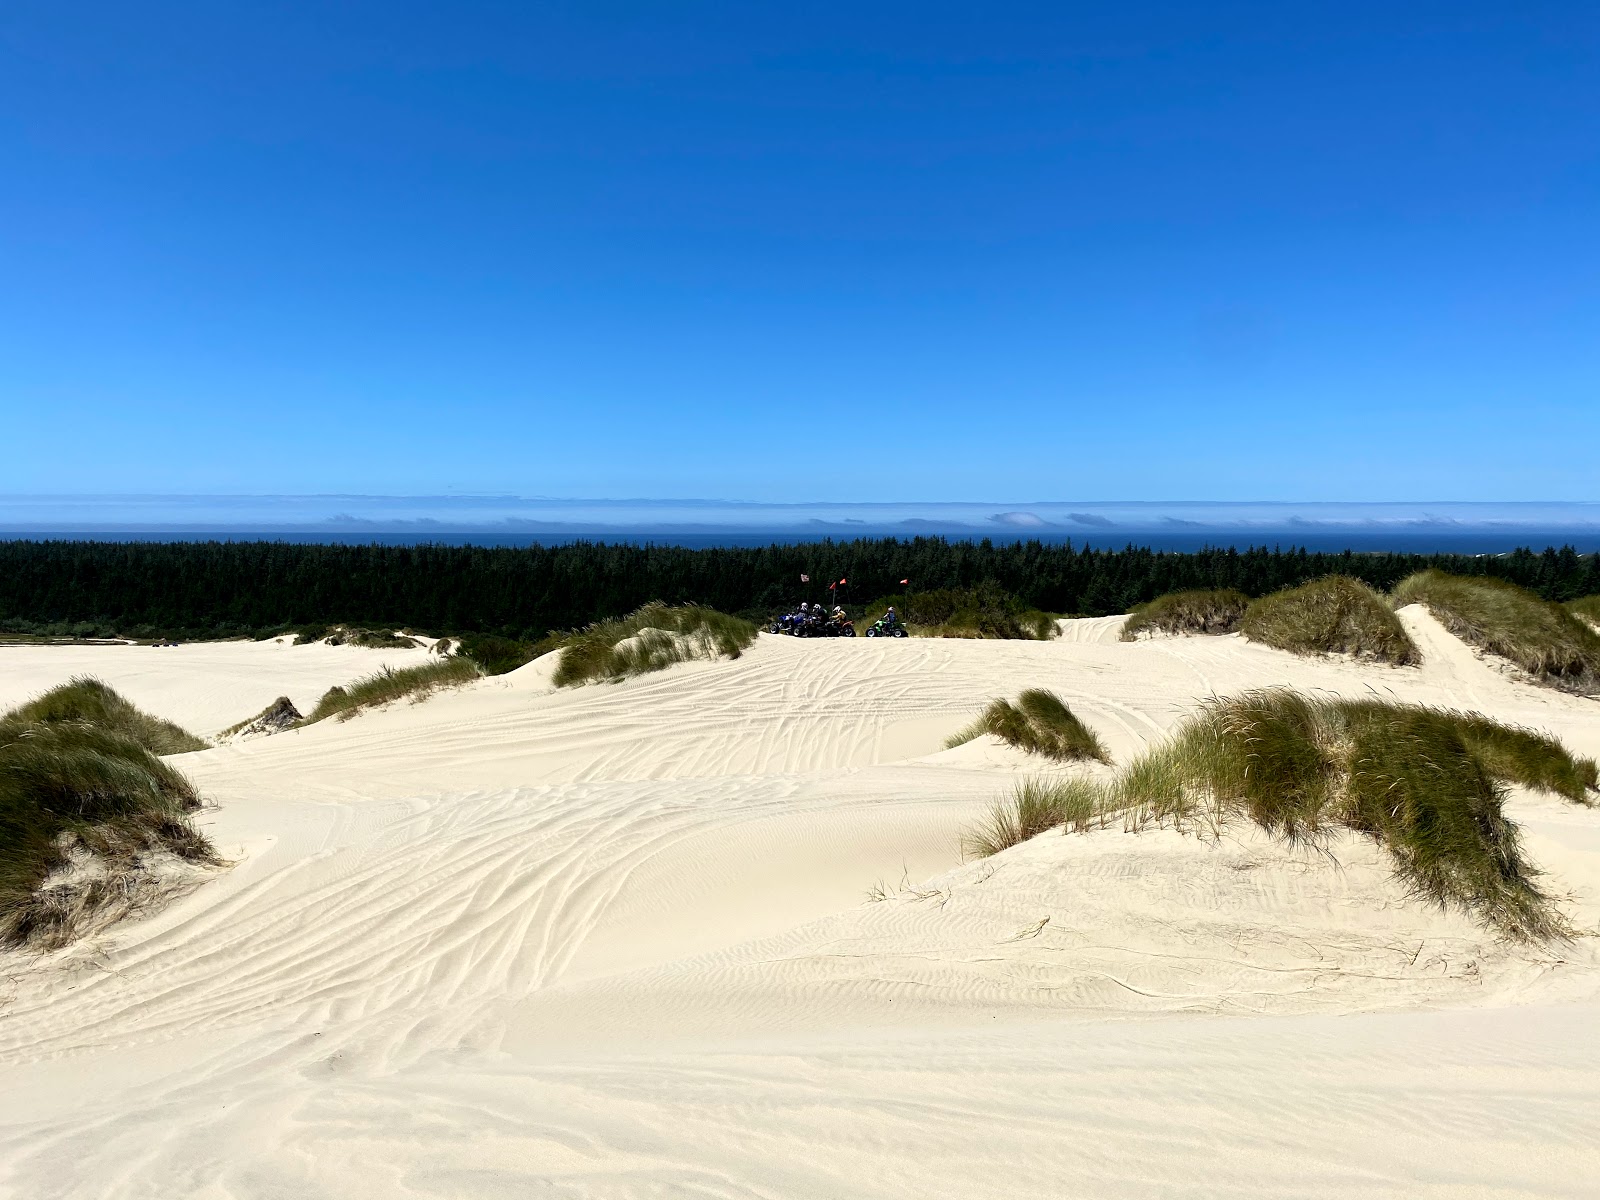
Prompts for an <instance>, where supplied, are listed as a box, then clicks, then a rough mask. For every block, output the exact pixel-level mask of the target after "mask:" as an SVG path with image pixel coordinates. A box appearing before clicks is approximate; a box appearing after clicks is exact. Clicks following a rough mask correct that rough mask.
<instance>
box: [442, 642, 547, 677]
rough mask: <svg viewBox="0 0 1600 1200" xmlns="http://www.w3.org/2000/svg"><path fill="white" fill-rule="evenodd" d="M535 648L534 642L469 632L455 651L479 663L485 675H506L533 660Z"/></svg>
mask: <svg viewBox="0 0 1600 1200" xmlns="http://www.w3.org/2000/svg"><path fill="white" fill-rule="evenodd" d="M534 650H535V644H534V643H533V642H524V641H518V640H516V639H514V638H505V637H493V636H491V635H489V634H486V633H469V634H467V635H466V636H465V637H463V638H462V639H461V640H460V641H459V642H458V643H457V644H456V648H455V653H457V654H459V655H462V656H464V657H466V658H470V659H471V660H472V661H473V662H475V663H477V664H478V667H479V668H480V669H481V670H482V671H483V673H484V674H485V675H504V674H505V673H506V672H507V671H515V670H516V669H517V668H518V667H521V666H526V665H527V664H528V663H530V662H532V661H533V659H534V657H535V654H534ZM441 653H442V652H441Z"/></svg>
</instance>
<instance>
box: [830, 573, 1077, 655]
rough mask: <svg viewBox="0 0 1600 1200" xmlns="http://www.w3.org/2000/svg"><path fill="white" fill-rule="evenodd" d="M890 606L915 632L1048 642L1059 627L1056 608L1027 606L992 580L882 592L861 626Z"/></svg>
mask: <svg viewBox="0 0 1600 1200" xmlns="http://www.w3.org/2000/svg"><path fill="white" fill-rule="evenodd" d="M891 606H892V607H893V608H894V610H895V612H896V614H898V616H899V618H900V620H901V621H902V622H904V623H905V626H906V628H907V630H908V631H909V632H910V633H911V635H912V636H913V637H938V638H965V639H971V640H980V639H990V638H994V639H1001V640H1007V641H1038V642H1047V641H1049V640H1050V639H1052V638H1054V637H1057V636H1059V635H1060V633H1061V629H1060V627H1059V626H1058V625H1057V624H1056V618H1055V616H1054V614H1051V613H1047V612H1042V611H1040V610H1039V609H1036V608H1031V607H1029V606H1028V604H1027V603H1026V602H1025V601H1024V600H1023V599H1022V598H1021V597H1020V596H1014V595H1012V594H1011V593H1010V592H1007V591H1006V590H1005V589H1003V588H1001V587H1000V586H999V585H998V584H996V583H994V582H992V581H988V582H984V583H980V584H977V585H976V586H974V587H965V588H938V589H935V590H933V591H927V592H912V593H911V594H909V595H894V596H883V597H880V598H879V599H877V600H874V601H873V602H872V603H871V604H869V605H868V606H867V611H866V617H865V619H864V620H862V621H860V622H858V623H857V624H858V626H859V628H860V629H861V630H862V631H865V629H866V627H867V626H869V625H871V624H872V623H873V622H874V621H876V620H877V619H878V618H879V617H881V616H882V615H883V614H884V612H885V611H886V610H887V609H888V608H890V607H891Z"/></svg>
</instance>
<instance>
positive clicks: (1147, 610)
mask: <svg viewBox="0 0 1600 1200" xmlns="http://www.w3.org/2000/svg"><path fill="white" fill-rule="evenodd" d="M1249 604H1250V597H1248V596H1246V595H1245V594H1244V593H1243V592H1236V591H1234V590H1233V589H1232V588H1217V589H1212V590H1196V591H1189V592H1169V593H1168V594H1167V595H1165V596H1157V597H1156V598H1155V599H1154V600H1151V601H1150V602H1149V603H1148V604H1141V605H1139V607H1138V608H1136V609H1134V610H1133V612H1132V613H1131V614H1130V615H1129V617H1128V620H1127V622H1126V623H1125V624H1124V625H1123V626H1122V640H1123V641H1125V642H1132V641H1135V640H1137V639H1138V637H1139V635H1140V634H1141V633H1147V634H1148V633H1179V634H1186V633H1232V632H1233V631H1234V630H1235V629H1237V628H1238V627H1239V621H1240V619H1241V618H1242V617H1243V616H1244V613H1245V609H1246V608H1247V607H1248V606H1249Z"/></svg>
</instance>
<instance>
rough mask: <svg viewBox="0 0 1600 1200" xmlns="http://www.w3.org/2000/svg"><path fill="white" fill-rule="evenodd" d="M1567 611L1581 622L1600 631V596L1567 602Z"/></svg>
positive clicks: (1583, 597)
mask: <svg viewBox="0 0 1600 1200" xmlns="http://www.w3.org/2000/svg"><path fill="white" fill-rule="evenodd" d="M1567 611H1568V612H1570V613H1571V614H1572V615H1573V616H1575V617H1577V618H1578V619H1579V620H1581V621H1587V622H1588V623H1589V624H1590V625H1592V626H1594V627H1595V628H1596V629H1600V596H1582V597H1579V598H1578V599H1577V600H1568V601H1567Z"/></svg>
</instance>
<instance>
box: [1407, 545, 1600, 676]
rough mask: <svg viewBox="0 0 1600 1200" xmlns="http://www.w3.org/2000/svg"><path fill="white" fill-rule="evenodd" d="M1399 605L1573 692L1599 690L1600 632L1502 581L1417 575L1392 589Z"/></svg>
mask: <svg viewBox="0 0 1600 1200" xmlns="http://www.w3.org/2000/svg"><path fill="white" fill-rule="evenodd" d="M1395 600H1396V602H1397V603H1399V604H1423V605H1426V606H1427V608H1428V610H1429V611H1430V612H1432V613H1433V615H1434V616H1435V617H1437V618H1438V619H1439V622H1440V623H1441V624H1442V625H1444V627H1445V628H1446V629H1448V630H1449V631H1450V632H1451V633H1453V634H1455V636H1456V637H1458V638H1460V639H1461V640H1462V641H1464V642H1466V643H1468V644H1469V645H1472V646H1476V647H1477V648H1478V649H1480V650H1484V651H1487V652H1488V653H1490V654H1495V655H1498V656H1499V657H1501V658H1504V659H1507V660H1509V661H1510V662H1513V663H1515V664H1516V665H1517V666H1519V667H1521V668H1522V669H1523V670H1524V671H1526V672H1527V673H1528V674H1529V675H1531V676H1532V677H1533V678H1534V679H1535V680H1536V681H1538V682H1540V683H1545V684H1549V685H1551V686H1554V687H1561V688H1566V689H1569V690H1572V691H1590V690H1593V689H1594V688H1596V687H1600V632H1596V631H1595V629H1594V628H1593V627H1592V626H1590V625H1588V624H1586V623H1585V622H1584V621H1583V620H1581V619H1579V617H1578V616H1577V615H1575V614H1574V612H1573V611H1572V610H1571V609H1570V608H1567V607H1564V606H1562V605H1560V604H1555V603H1552V602H1550V601H1548V600H1543V599H1541V598H1540V597H1538V596H1536V595H1535V594H1534V593H1532V592H1530V591H1527V590H1525V589H1523V588H1520V587H1517V586H1516V585H1515V584H1512V583H1507V582H1505V581H1504V580H1501V579H1492V578H1488V577H1483V576H1471V577H1469V576H1462V575H1446V574H1445V573H1444V572H1442V571H1421V572H1419V573H1417V574H1415V575H1411V576H1408V577H1407V578H1406V579H1403V580H1401V582H1400V584H1399V586H1398V587H1396V588H1395Z"/></svg>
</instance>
